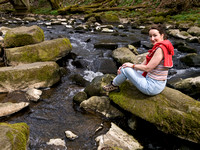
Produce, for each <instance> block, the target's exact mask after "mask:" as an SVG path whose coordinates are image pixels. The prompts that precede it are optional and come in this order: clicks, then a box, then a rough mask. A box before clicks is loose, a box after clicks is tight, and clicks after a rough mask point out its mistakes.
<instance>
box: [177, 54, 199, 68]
mask: <svg viewBox="0 0 200 150" xmlns="http://www.w3.org/2000/svg"><path fill="white" fill-rule="evenodd" d="M180 60H181V62H183V63H185V64H186V65H187V66H190V67H200V54H196V53H191V54H187V55H186V56H184V57H181V59H180Z"/></svg>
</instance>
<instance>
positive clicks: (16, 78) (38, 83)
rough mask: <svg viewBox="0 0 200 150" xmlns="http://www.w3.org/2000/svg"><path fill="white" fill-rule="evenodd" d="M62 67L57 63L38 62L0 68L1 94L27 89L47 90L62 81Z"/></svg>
mask: <svg viewBox="0 0 200 150" xmlns="http://www.w3.org/2000/svg"><path fill="white" fill-rule="evenodd" d="M60 77H61V76H60V67H59V66H58V64H57V63H55V62H36V63H31V64H24V65H18V66H15V67H1V68H0V92H11V91H15V90H20V89H26V88H45V87H50V86H52V85H53V84H55V83H57V82H58V81H60Z"/></svg>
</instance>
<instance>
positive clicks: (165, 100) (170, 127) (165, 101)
mask: <svg viewBox="0 0 200 150" xmlns="http://www.w3.org/2000/svg"><path fill="white" fill-rule="evenodd" d="M109 97H110V99H111V100H112V101H113V102H114V103H116V104H117V105H119V106H120V107H121V108H123V109H124V110H126V111H128V112H130V113H132V114H133V115H135V116H138V117H140V118H142V119H144V120H146V121H148V122H150V123H152V124H154V125H155V126H156V127H157V128H158V129H159V130H161V131H163V132H165V133H169V134H173V135H175V136H177V137H180V138H183V139H186V140H189V141H192V142H196V143H200V139H199V135H200V128H199V126H200V119H199V116H200V109H199V108H200V102H199V101H196V100H194V99H193V98H191V97H189V96H187V95H185V94H183V93H181V92H180V91H177V90H175V89H171V88H168V87H166V88H165V89H164V91H163V92H162V93H161V94H159V95H156V96H147V95H144V94H142V93H141V92H140V91H138V90H137V88H136V87H135V86H133V85H132V84H131V83H129V82H128V81H126V82H125V83H123V84H122V85H121V86H120V92H118V93H117V92H111V93H110V94H109Z"/></svg>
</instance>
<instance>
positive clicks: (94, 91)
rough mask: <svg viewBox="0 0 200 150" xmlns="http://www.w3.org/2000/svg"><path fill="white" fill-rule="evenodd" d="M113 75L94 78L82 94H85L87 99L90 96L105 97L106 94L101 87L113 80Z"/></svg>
mask: <svg viewBox="0 0 200 150" xmlns="http://www.w3.org/2000/svg"><path fill="white" fill-rule="evenodd" d="M114 77H115V75H110V74H106V75H103V76H97V77H95V78H94V79H93V80H92V82H91V84H89V85H88V86H86V88H85V89H84V92H85V93H87V95H88V97H91V96H105V95H107V94H106V92H105V91H104V90H103V89H102V87H103V86H105V85H107V84H108V83H110V81H112V80H113V79H114Z"/></svg>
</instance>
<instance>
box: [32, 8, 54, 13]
mask: <svg viewBox="0 0 200 150" xmlns="http://www.w3.org/2000/svg"><path fill="white" fill-rule="evenodd" d="M31 12H32V13H34V14H44V15H49V14H50V15H58V12H57V10H52V9H51V7H43V8H38V9H31Z"/></svg>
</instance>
